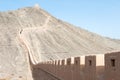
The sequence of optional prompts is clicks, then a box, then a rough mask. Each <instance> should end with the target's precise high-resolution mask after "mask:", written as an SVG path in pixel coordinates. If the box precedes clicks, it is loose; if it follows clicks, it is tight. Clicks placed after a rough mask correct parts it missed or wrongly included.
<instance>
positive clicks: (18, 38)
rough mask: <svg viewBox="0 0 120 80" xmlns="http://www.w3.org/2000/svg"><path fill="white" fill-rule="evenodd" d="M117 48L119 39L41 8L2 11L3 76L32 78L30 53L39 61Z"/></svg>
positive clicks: (12, 79)
mask: <svg viewBox="0 0 120 80" xmlns="http://www.w3.org/2000/svg"><path fill="white" fill-rule="evenodd" d="M118 50H120V44H119V43H118V42H115V41H114V40H110V39H108V38H104V37H101V36H99V35H97V34H94V33H91V32H88V31H86V30H84V29H81V28H78V27H75V26H73V25H71V24H68V23H66V22H64V21H61V20H58V19H56V18H54V17H53V16H51V15H50V14H48V13H47V12H45V11H44V10H42V9H39V8H38V7H32V8H30V7H28V8H23V9H19V10H16V11H8V12H0V78H4V77H5V78H6V77H7V78H10V80H19V79H20V80H22V79H23V80H31V79H32V78H31V77H32V76H31V73H30V65H29V58H28V56H30V60H31V61H32V63H33V64H36V63H39V62H41V61H45V60H53V59H62V58H67V57H71V56H79V55H87V54H101V53H102V54H104V53H106V52H110V51H118ZM21 78H22V79H21Z"/></svg>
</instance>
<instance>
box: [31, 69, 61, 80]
mask: <svg viewBox="0 0 120 80" xmlns="http://www.w3.org/2000/svg"><path fill="white" fill-rule="evenodd" d="M32 75H33V79H34V80H60V79H58V78H57V77H55V76H53V75H51V74H50V73H48V72H46V71H44V70H42V69H41V68H38V67H34V68H33V70H32Z"/></svg>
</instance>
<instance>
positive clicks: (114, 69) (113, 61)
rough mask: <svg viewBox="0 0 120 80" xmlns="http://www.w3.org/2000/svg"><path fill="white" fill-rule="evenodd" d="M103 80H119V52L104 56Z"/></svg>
mask: <svg viewBox="0 0 120 80" xmlns="http://www.w3.org/2000/svg"><path fill="white" fill-rule="evenodd" d="M105 80H120V52H116V53H109V54H105Z"/></svg>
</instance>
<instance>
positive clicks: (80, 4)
mask: <svg viewBox="0 0 120 80" xmlns="http://www.w3.org/2000/svg"><path fill="white" fill-rule="evenodd" d="M35 4H39V5H40V7H41V8H42V9H44V10H46V11H47V12H49V13H50V14H52V15H53V16H55V17H57V18H59V19H61V20H63V21H66V22H69V23H71V24H73V25H76V26H78V27H81V28H84V29H87V30H88V31H91V32H94V33H97V34H100V35H102V36H105V37H111V38H115V39H120V0H0V11H8V10H16V9H18V8H24V7H32V6H34V5H35Z"/></svg>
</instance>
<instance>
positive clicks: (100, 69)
mask: <svg viewBox="0 0 120 80" xmlns="http://www.w3.org/2000/svg"><path fill="white" fill-rule="evenodd" d="M119 57H120V52H113V53H107V54H98V55H87V56H81V57H74V58H67V59H63V60H54V61H47V62H42V63H39V64H37V65H35V67H34V68H41V69H43V70H45V71H47V72H49V73H51V74H53V75H54V76H56V77H58V78H60V79H61V80H120V77H119V76H120V71H119V70H120V64H119V61H120V58H119Z"/></svg>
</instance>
